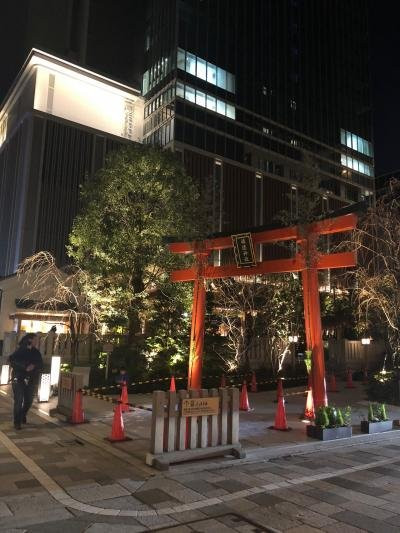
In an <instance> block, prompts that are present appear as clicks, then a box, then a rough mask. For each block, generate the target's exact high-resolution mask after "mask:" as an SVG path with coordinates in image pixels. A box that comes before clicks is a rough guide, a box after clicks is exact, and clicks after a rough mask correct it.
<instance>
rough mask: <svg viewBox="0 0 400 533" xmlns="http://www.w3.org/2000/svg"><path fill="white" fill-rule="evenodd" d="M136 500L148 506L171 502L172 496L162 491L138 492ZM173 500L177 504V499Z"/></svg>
mask: <svg viewBox="0 0 400 533" xmlns="http://www.w3.org/2000/svg"><path fill="white" fill-rule="evenodd" d="M135 498H137V499H138V500H140V501H141V502H143V503H146V504H147V505H153V504H155V503H160V502H166V501H170V500H171V495H170V494H167V493H166V492H164V491H163V490H160V489H150V490H140V491H137V492H136V493H135ZM173 500H174V502H175V503H177V500H175V498H173Z"/></svg>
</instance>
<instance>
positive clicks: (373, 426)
mask: <svg viewBox="0 0 400 533" xmlns="http://www.w3.org/2000/svg"><path fill="white" fill-rule="evenodd" d="M391 429H393V420H383V421H382V422H368V420H363V421H362V422H361V432H362V433H382V432H383V431H390V430H391Z"/></svg>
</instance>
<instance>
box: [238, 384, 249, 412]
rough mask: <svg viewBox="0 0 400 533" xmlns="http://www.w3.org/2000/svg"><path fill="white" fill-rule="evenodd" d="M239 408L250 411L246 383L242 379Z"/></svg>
mask: <svg viewBox="0 0 400 533" xmlns="http://www.w3.org/2000/svg"><path fill="white" fill-rule="evenodd" d="M239 409H240V410H241V411H250V404H249V396H248V394H247V383H246V380H244V381H243V385H242V390H241V392H240V404H239Z"/></svg>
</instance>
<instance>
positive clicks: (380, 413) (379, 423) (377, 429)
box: [361, 403, 393, 433]
mask: <svg viewBox="0 0 400 533" xmlns="http://www.w3.org/2000/svg"><path fill="white" fill-rule="evenodd" d="M391 429H393V420H389V419H388V417H387V415H386V407H385V404H384V403H370V404H369V406H368V420H362V421H361V432H362V433H381V432H382V431H390V430H391Z"/></svg>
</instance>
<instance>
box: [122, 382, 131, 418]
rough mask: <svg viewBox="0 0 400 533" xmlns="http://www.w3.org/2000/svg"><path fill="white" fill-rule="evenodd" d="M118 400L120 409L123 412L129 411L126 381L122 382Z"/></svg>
mask: <svg viewBox="0 0 400 533" xmlns="http://www.w3.org/2000/svg"><path fill="white" fill-rule="evenodd" d="M120 402H121V411H122V412H123V413H126V412H127V411H129V405H128V403H129V398H128V387H127V386H126V383H123V384H122V391H121V397H120Z"/></svg>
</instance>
